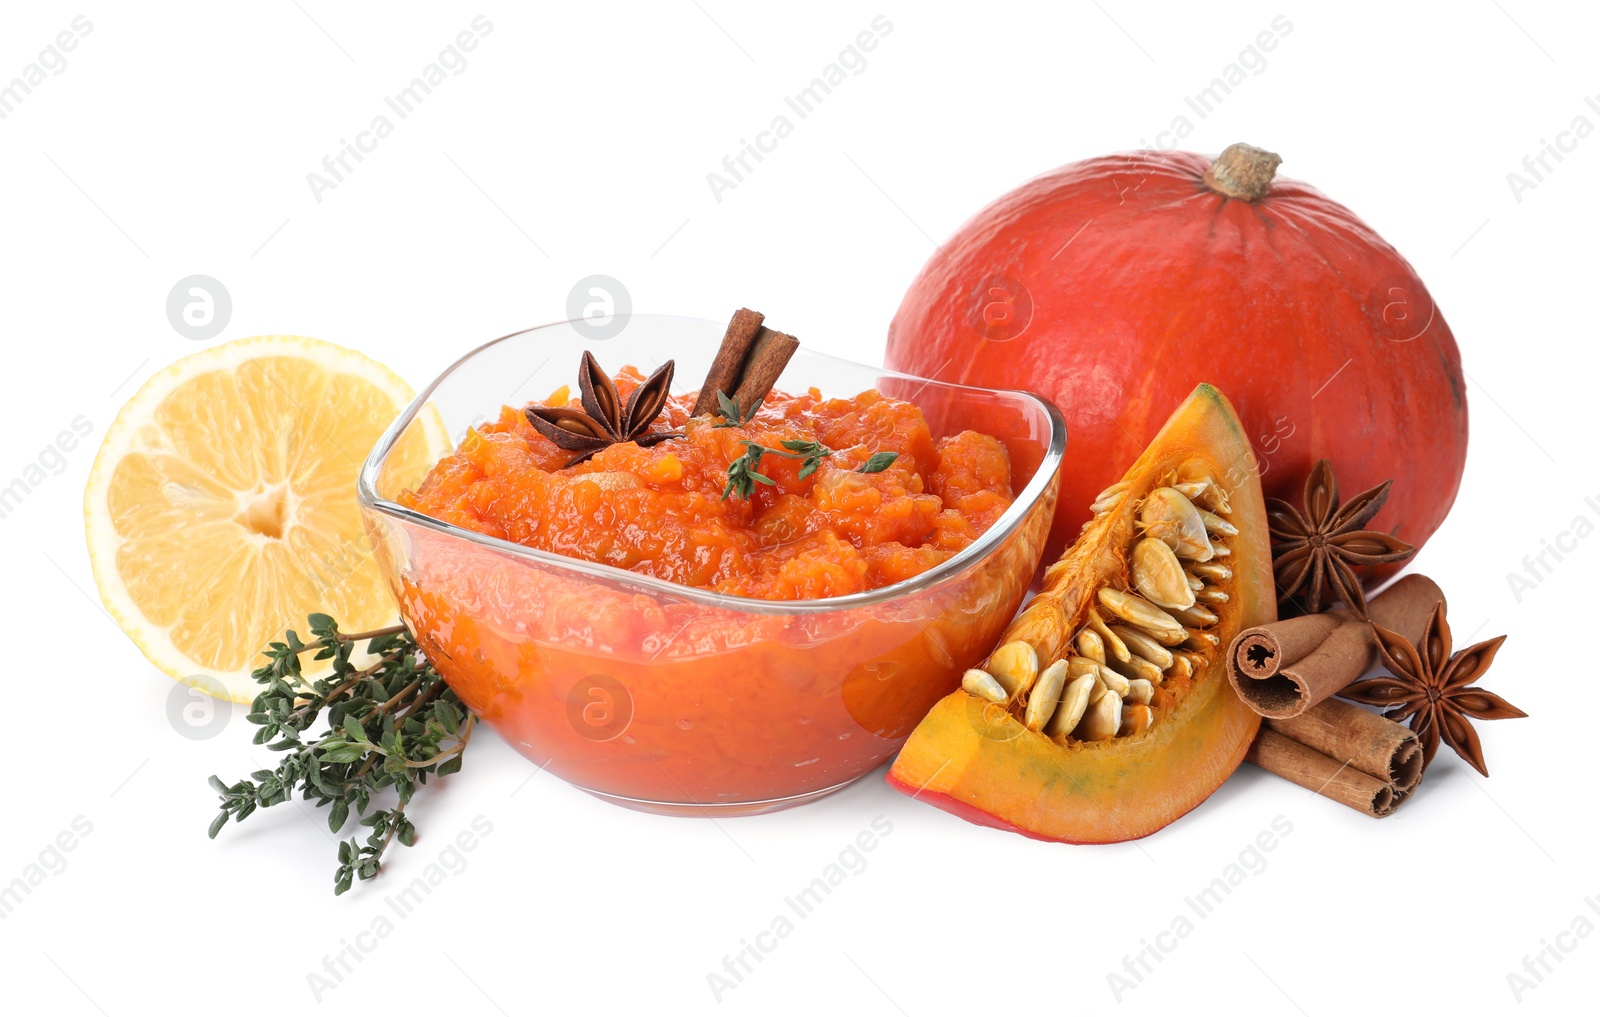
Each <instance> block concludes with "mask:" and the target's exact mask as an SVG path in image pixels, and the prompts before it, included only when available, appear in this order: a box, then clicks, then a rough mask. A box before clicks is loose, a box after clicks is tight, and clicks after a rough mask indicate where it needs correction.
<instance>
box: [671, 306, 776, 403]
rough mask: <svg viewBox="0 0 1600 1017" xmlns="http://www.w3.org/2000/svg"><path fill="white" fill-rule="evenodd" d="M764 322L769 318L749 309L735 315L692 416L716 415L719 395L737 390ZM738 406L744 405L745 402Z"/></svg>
mask: <svg viewBox="0 0 1600 1017" xmlns="http://www.w3.org/2000/svg"><path fill="white" fill-rule="evenodd" d="M765 320H766V316H765V315H763V314H762V313H761V312H760V311H752V310H750V308H748V307H741V308H739V309H738V310H737V311H734V312H733V317H732V318H731V319H730V320H729V321H728V329H727V331H726V332H724V333H723V335H722V345H721V346H719V347H718V348H717V355H716V356H715V357H714V358H712V361H711V370H710V371H709V372H707V374H706V380H705V383H704V384H702V385H701V386H700V395H699V397H698V398H696V399H695V401H694V413H693V414H692V415H693V416H696V417H701V416H705V415H706V414H708V413H716V412H717V393H718V392H721V393H722V394H723V395H732V394H733V393H734V392H735V391H737V390H738V388H739V382H740V379H741V378H742V377H743V375H744V364H745V359H746V358H747V357H749V355H750V347H751V346H753V345H754V344H755V341H756V336H757V335H758V334H760V332H761V323H762V322H763V321H765ZM773 380H774V381H776V380H777V379H776V378H774V379H773ZM739 405H740V406H741V407H743V406H744V404H743V403H740V404H739Z"/></svg>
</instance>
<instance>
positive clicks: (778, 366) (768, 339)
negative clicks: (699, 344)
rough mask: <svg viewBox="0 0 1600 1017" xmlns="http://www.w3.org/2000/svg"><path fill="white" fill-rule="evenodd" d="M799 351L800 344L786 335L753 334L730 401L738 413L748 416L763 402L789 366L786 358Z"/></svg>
mask: <svg viewBox="0 0 1600 1017" xmlns="http://www.w3.org/2000/svg"><path fill="white" fill-rule="evenodd" d="M799 348H800V340H798V339H796V338H795V337H794V336H792V335H789V334H788V333H786V332H776V331H773V330H772V329H770V328H766V327H763V328H762V329H761V331H760V332H758V333H756V341H755V343H754V344H752V345H751V347H750V353H749V355H748V356H746V357H745V361H744V374H743V377H741V378H740V379H739V387H738V389H737V390H736V391H735V392H734V393H733V399H734V401H735V402H737V403H738V404H739V409H740V410H741V411H742V412H744V413H749V412H750V410H751V408H752V407H754V406H755V404H756V403H759V402H760V401H761V400H763V399H765V398H766V397H767V395H768V393H770V392H771V391H772V386H774V385H776V384H777V383H778V376H779V375H781V374H782V373H783V369H784V368H785V367H787V366H788V364H789V358H790V357H792V356H794V351H795V350H797V349H799Z"/></svg>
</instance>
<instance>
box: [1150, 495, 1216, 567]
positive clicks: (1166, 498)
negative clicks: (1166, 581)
mask: <svg viewBox="0 0 1600 1017" xmlns="http://www.w3.org/2000/svg"><path fill="white" fill-rule="evenodd" d="M1139 523H1140V525H1141V526H1143V527H1144V532H1145V533H1147V534H1148V535H1150V536H1152V537H1156V538H1157V539H1159V540H1162V541H1164V542H1166V544H1167V546H1168V547H1170V548H1172V550H1173V551H1175V552H1177V555H1178V557H1179V558H1187V559H1189V560H1191V561H1210V560H1211V556H1212V549H1211V540H1210V538H1209V537H1207V536H1206V524H1205V521H1204V520H1203V519H1201V518H1200V510H1199V509H1197V508H1195V507H1194V502H1192V501H1190V500H1189V499H1188V498H1185V497H1184V496H1183V492H1182V491H1179V490H1177V489H1176V488H1172V487H1158V488H1156V489H1155V490H1154V491H1151V492H1150V494H1149V495H1148V496H1146V497H1145V500H1144V504H1143V505H1141V506H1140V507H1139Z"/></svg>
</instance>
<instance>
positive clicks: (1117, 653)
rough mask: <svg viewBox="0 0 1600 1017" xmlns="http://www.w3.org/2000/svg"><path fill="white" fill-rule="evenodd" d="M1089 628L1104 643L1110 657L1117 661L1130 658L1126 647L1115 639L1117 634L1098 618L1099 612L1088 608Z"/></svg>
mask: <svg viewBox="0 0 1600 1017" xmlns="http://www.w3.org/2000/svg"><path fill="white" fill-rule="evenodd" d="M1101 592H1102V593H1104V592H1105V591H1104V590H1102V591H1101ZM1089 628H1090V629H1092V630H1093V631H1094V633H1095V634H1096V635H1098V636H1099V637H1100V638H1101V639H1102V640H1103V641H1104V642H1105V644H1106V649H1108V650H1110V651H1111V656H1113V657H1115V658H1116V659H1117V660H1127V659H1128V658H1129V657H1130V656H1132V654H1130V653H1129V652H1128V647H1127V646H1126V645H1125V644H1124V643H1123V642H1122V640H1121V639H1118V638H1117V634H1116V633H1115V632H1112V631H1111V629H1110V628H1109V627H1108V626H1107V625H1106V620H1105V619H1104V618H1102V617H1100V612H1099V611H1097V610H1095V609H1094V608H1093V607H1090V608H1089Z"/></svg>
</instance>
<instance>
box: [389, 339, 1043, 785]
mask: <svg viewBox="0 0 1600 1017" xmlns="http://www.w3.org/2000/svg"><path fill="white" fill-rule="evenodd" d="M724 327H725V326H724V325H723V324H722V323H719V322H713V321H703V320H697V319H693V318H681V317H670V316H664V315H637V314H636V315H629V316H618V317H616V318H613V319H612V320H611V321H609V322H607V323H606V325H605V327H604V328H599V327H598V326H597V325H596V323H595V322H593V321H590V320H579V321H568V322H560V323H556V324H552V325H544V326H541V327H539V328H531V329H528V330H526V331H523V332H517V333H514V334H512V335H508V336H504V337H503V338H500V339H496V340H494V341H493V342H491V343H488V344H486V345H484V346H481V347H479V348H478V349H476V350H474V351H473V352H471V353H469V354H467V355H466V356H465V357H462V358H461V359H460V360H458V361H457V362H456V363H455V364H454V365H452V366H451V367H450V368H449V369H448V370H446V371H445V372H444V373H443V374H442V375H440V376H439V378H438V379H437V380H436V381H434V382H433V383H432V384H431V385H429V386H428V387H427V388H426V389H424V390H423V391H422V392H421V394H419V395H418V396H417V398H416V399H415V400H414V401H413V402H412V403H411V405H410V406H408V407H407V408H406V410H405V412H404V413H402V414H401V415H400V417H399V419H397V420H396V421H395V422H394V423H393V424H392V425H390V427H389V430H388V431H387V432H386V433H385V434H384V436H383V438H382V439H381V440H380V441H379V442H378V445H377V447H376V448H374V449H373V451H372V454H371V455H370V456H369V457H368V458H367V461H366V463H365V464H364V465H363V467H362V470H361V477H360V482H359V494H360V501H361V505H362V510H363V513H364V516H365V519H366V524H367V531H368V535H369V537H370V539H371V542H372V546H373V550H374V553H375V556H376V558H377V561H378V563H379V566H380V568H381V569H382V571H383V574H384V576H385V577H386V578H387V580H388V582H389V586H390V589H391V590H392V591H393V594H394V597H395V600H396V602H397V603H398V604H399V606H400V614H401V616H402V617H403V618H404V619H405V622H406V624H407V626H409V628H410V629H411V631H412V632H413V633H414V634H415V636H416V638H417V642H418V644H419V645H420V646H421V647H422V649H423V652H424V653H426V654H427V656H428V659H429V660H431V661H432V662H433V663H434V665H435V666H436V667H437V668H438V670H439V673H440V674H441V675H443V676H444V678H445V680H446V681H447V682H448V683H449V685H450V687H451V688H452V689H454V690H455V691H456V693H457V694H458V695H459V696H460V697H461V699H462V700H463V701H464V702H465V703H466V704H467V706H469V707H470V708H471V709H472V711H473V712H474V713H476V714H477V715H478V717H479V718H481V719H482V720H483V721H485V722H486V723H488V724H489V725H490V726H491V727H493V728H494V729H495V730H496V731H497V732H499V733H500V735H501V736H502V737H504V738H505V739H506V740H507V741H508V742H510V743H511V744H512V745H514V746H515V747H516V748H517V749H518V750H519V751H520V752H521V753H522V754H523V755H525V756H527V757H528V758H529V759H531V760H533V761H534V762H536V763H538V764H539V765H540V766H542V767H544V768H545V769H547V770H549V771H550V772H551V773H553V774H555V775H556V776H558V777H560V778H562V779H563V780H565V781H567V782H569V783H571V784H573V785H574V786H576V787H579V788H581V789H583V790H585V791H588V792H590V793H591V794H594V795H597V796H599V797H601V798H605V799H607V800H609V801H612V802H615V803H617V804H620V805H626V806H629V807H633V808H639V809H645V810H648V811H654V812H664V813H675V814H696V815H706V814H715V815H725V814H735V815H737V814H745V813H755V812H762V811H766V810H770V809H775V808H782V807H785V806H789V805H796V804H800V803H802V802H805V801H809V800H811V799H813V798H817V797H820V796H822V795H825V794H827V793H829V792H831V791H835V790H837V789H839V788H841V787H843V786H844V785H846V784H848V783H849V782H851V781H853V780H855V779H856V778H858V777H861V776H863V775H865V774H866V773H868V772H870V771H871V770H872V769H873V768H874V767H876V766H877V765H878V764H879V763H881V762H883V761H884V760H885V759H887V758H889V756H891V755H892V754H893V753H894V752H895V750H896V749H898V748H899V747H900V745H901V743H902V742H903V741H904V740H905V738H906V736H907V735H909V734H910V733H911V729H912V728H913V727H915V726H916V724H917V722H918V721H919V720H920V719H921V718H922V716H923V715H924V714H925V713H926V712H927V711H928V710H929V708H931V707H932V706H933V704H934V703H935V702H936V701H937V700H938V699H939V698H940V697H942V696H944V695H946V694H947V693H949V692H950V691H952V690H953V689H955V688H956V687H957V685H958V684H959V682H960V679H961V674H962V672H963V671H965V670H966V669H967V668H968V667H971V666H972V665H974V664H976V663H977V662H978V661H979V660H981V659H982V658H983V657H984V655H985V653H986V652H987V651H988V650H989V649H990V648H992V647H993V645H994V641H995V639H997V638H998V637H999V634H1000V632H1001V630H1002V629H1003V628H1004V626H1005V625H1006V623H1007V622H1008V621H1010V619H1011V617H1012V615H1013V614H1014V613H1015V612H1016V609H1017V606H1018V604H1019V603H1020V602H1021V600H1022V598H1023V596H1024V594H1025V593H1026V591H1027V589H1028V586H1029V585H1030V583H1031V582H1032V581H1033V578H1034V575H1035V573H1036V571H1037V569H1038V566H1039V558H1040V555H1041V554H1042V553H1043V549H1044V544H1045V540H1046V538H1047V537H1048V535H1049V531H1050V522H1051V519H1052V518H1053V516H1054V514H1055V505H1056V495H1057V489H1058V487H1059V473H1058V471H1059V467H1060V463H1061V457H1062V453H1063V451H1064V450H1065V447H1066V428H1065V425H1064V424H1063V423H1062V420H1061V415H1060V414H1059V413H1058V412H1057V410H1056V409H1055V407H1054V406H1052V405H1051V404H1050V403H1049V402H1047V401H1045V400H1044V399H1041V398H1039V397H1037V396H1034V395H1030V394H1027V393H1022V392H1001V391H993V390H990V389H979V388H969V387H966V386H962V385H951V384H946V383H943V382H938V381H929V380H925V379H921V378H914V377H911V376H909V375H902V374H897V373H894V372H892V371H887V370H884V369H882V368H877V367H868V366H865V365H862V364H856V363H851V362H849V361H845V360H840V359H837V358H835V357H830V356H826V355H823V354H820V353H815V352H812V351H810V350H808V349H805V348H801V350H800V351H799V352H798V353H797V354H796V355H795V357H794V359H793V360H791V361H790V362H789V364H788V366H787V368H786V369H785V370H784V372H783V376H782V377H781V378H780V379H779V381H778V385H777V387H778V388H780V389H783V390H785V391H791V392H793V391H803V390H805V389H807V388H812V387H815V388H817V389H820V390H821V391H822V394H823V395H824V396H841V397H848V396H853V395H855V394H856V393H858V392H862V391H865V390H867V389H870V388H876V389H878V390H879V391H881V392H882V393H884V394H885V395H887V396H891V397H894V398H898V399H903V400H906V401H908V402H912V403H914V404H916V405H917V406H918V407H920V408H921V409H922V411H923V413H924V415H925V416H926V418H927V420H928V423H929V426H930V427H931V429H932V431H933V434H934V437H935V438H936V439H937V438H939V437H942V436H945V435H949V434H954V433H957V432H959V431H963V430H975V431H981V432H984V433H986V434H991V435H994V436H995V437H997V438H999V439H1000V440H1001V441H1002V442H1004V443H1005V445H1006V446H1007V448H1008V449H1009V451H1010V455H1011V463H1012V485H1013V489H1014V490H1016V491H1017V496H1016V501H1015V503H1014V504H1013V505H1012V506H1011V507H1010V509H1009V510H1007V511H1006V513H1005V514H1004V515H1003V516H1002V517H1001V518H1000V519H999V520H998V521H997V522H996V523H995V524H994V525H993V526H992V527H991V528H990V529H989V530H988V531H987V532H985V533H984V534H983V535H982V536H981V537H980V538H979V539H978V540H977V541H975V542H974V543H973V544H972V545H971V546H969V547H968V548H966V549H965V550H964V551H962V552H961V553H959V554H957V555H955V556H953V557H952V558H950V559H949V560H948V561H946V562H944V563H943V564H942V565H939V566H938V567H936V568H933V569H931V570H929V571H927V572H925V573H922V574H921V575H918V576H915V577H913V578H911V579H908V580H904V581H902V582H899V583H896V584H894V585H892V586H886V587H883V588H880V589H877V590H871V591H868V592H864V593H857V594H851V595H849V596H841V597H830V598H825V599H820V600H806V601H769V600H757V599H752V598H748V597H736V596H728V595H725V594H720V593H715V592H711V591H708V590H701V589H692V588H689V587H684V586H677V585H674V584H671V583H667V582H664V581H661V580H657V579H654V578H652V577H649V576H642V575H638V574H635V573H632V572H627V571H624V570H621V569H617V568H612V567H610V566H607V565H600V564H594V563H590V562H586V561H580V560H577V559H574V558H566V557H562V556H560V555H556V554H551V553H548V552H545V551H540V550H534V549H532V548H528V547H524V546H522V545H520V544H515V543H510V542H507V541H503V540H498V539H495V538H493V537H487V536H484V535H482V534H479V533H475V532H473V531H470V530H467V529H463V528H461V527H458V526H454V525H451V524H449V523H445V522H441V521H440V520H437V519H433V518H430V517H428V516H425V515H422V514H420V513H418V512H415V511H412V510H410V509H407V508H404V507H402V506H401V505H400V504H398V496H399V494H400V492H401V491H403V490H406V489H410V488H415V487H416V485H417V484H418V483H420V482H421V480H422V478H423V476H424V475H425V474H426V470H427V468H428V467H427V466H426V465H419V464H418V462H417V457H416V456H414V455H409V456H408V455H391V452H392V451H393V450H394V449H395V448H396V446H397V445H402V443H406V444H408V445H409V447H413V448H414V447H415V442H417V441H419V440H421V439H423V438H424V437H425V435H426V434H430V433H431V434H438V433H439V425H440V423H441V422H442V423H443V425H444V432H445V433H448V434H449V435H450V437H451V438H452V439H453V440H454V441H455V442H457V443H459V442H460V440H461V438H462V436H463V435H464V434H465V433H466V430H467V428H469V427H472V426H474V425H476V424H479V423H482V422H484V421H486V420H493V419H495V418H496V417H497V416H498V414H499V411H500V407H501V406H502V405H511V406H521V405H523V404H525V403H527V402H528V401H530V400H532V399H535V398H543V397H545V396H546V395H548V394H549V393H550V392H553V391H554V390H556V389H557V388H558V387H560V386H562V385H565V384H569V383H571V381H572V379H573V378H574V376H575V370H576V365H577V363H578V360H579V357H580V355H581V352H582V351H583V350H584V349H590V350H593V351H594V353H595V354H596V356H597V357H598V358H599V360H600V361H601V363H603V364H604V365H605V366H606V368H607V369H609V370H615V369H618V368H621V367H622V366H624V365H627V364H632V365H634V366H636V367H638V368H640V369H641V370H644V371H650V370H652V369H653V368H654V367H656V366H658V365H659V364H660V363H661V362H663V361H665V360H666V359H667V358H669V357H670V358H674V359H675V360H676V361H677V375H676V376H677V378H678V379H679V380H680V382H682V383H683V384H682V385H680V390H686V389H687V388H689V387H692V386H693V385H694V384H696V383H697V382H698V381H699V379H701V378H704V377H705V374H706V371H707V370H708V369H709V367H710V364H711V358H712V356H713V355H714V354H715V353H716V350H717V347H718V345H719V343H720V341H721V339H722V334H723V331H724ZM417 432H422V433H417ZM408 439H410V441H409V442H408Z"/></svg>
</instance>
